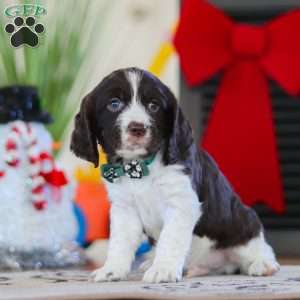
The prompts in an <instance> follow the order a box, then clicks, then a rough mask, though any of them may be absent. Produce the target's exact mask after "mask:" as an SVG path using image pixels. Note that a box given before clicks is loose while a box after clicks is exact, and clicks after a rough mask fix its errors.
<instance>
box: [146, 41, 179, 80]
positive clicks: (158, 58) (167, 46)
mask: <svg viewBox="0 0 300 300" xmlns="http://www.w3.org/2000/svg"><path fill="white" fill-rule="evenodd" d="M173 53H174V47H173V45H172V44H171V42H169V41H166V42H163V43H162V45H161V46H160V48H159V50H158V52H157V54H156V55H155V56H154V59H153V62H152V63H151V64H150V66H149V68H148V70H149V71H150V72H151V73H153V74H154V75H155V76H158V77H159V76H161V74H162V72H163V71H164V69H165V67H166V64H167V62H168V61H169V59H170V57H171V56H172V54H173Z"/></svg>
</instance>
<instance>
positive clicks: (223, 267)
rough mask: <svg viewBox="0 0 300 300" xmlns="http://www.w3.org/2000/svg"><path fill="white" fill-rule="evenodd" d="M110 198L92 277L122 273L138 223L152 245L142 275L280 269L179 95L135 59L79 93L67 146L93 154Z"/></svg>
mask: <svg viewBox="0 0 300 300" xmlns="http://www.w3.org/2000/svg"><path fill="white" fill-rule="evenodd" d="M98 144H99V145H101V147H102V149H103V150H104V152H105V153H106V154H107V158H108V164H106V165H103V166H102V174H103V177H104V178H105V180H104V182H105V185H106V187H107V191H108V195H109V198H110V201H111V211H110V222H111V224H110V241H109V250H108V256H107V260H106V262H105V264H104V266H103V267H102V268H100V269H97V270H96V271H95V272H94V273H93V275H94V279H95V281H115V280H123V279H125V278H126V276H127V275H128V273H129V272H130V269H131V265H132V262H133V260H134V257H135V251H136V249H137V247H138V246H139V245H140V242H141V239H142V236H143V233H145V234H146V235H147V236H148V237H149V238H151V240H153V241H154V244H155V250H154V255H153V259H152V260H151V264H150V266H149V268H148V269H147V270H146V272H145V274H144V277H143V280H144V281H145V282H157V283H158V282H175V281H178V280H181V279H182V276H183V274H185V275H186V276H199V275H204V274H208V273H217V274H221V273H224V274H232V273H235V272H237V271H240V272H242V273H244V274H248V275H253V276H265V275H272V274H273V273H274V272H276V271H277V270H278V269H279V264H278V263H277V261H276V258H275V256H274V253H273V250H272V248H271V247H270V246H269V245H268V244H267V242H266V241H265V239H264V230H263V227H262V224H261V222H260V221H259V219H258V217H257V215H256V213H255V212H254V211H253V210H252V209H251V208H249V207H247V206H245V205H244V204H243V203H242V202H241V200H240V198H239V196H238V195H237V194H236V193H235V192H234V190H233V188H232V186H231V185H230V183H229V182H228V181H227V179H226V178H225V176H224V175H223V174H222V172H221V171H220V169H219V168H218V166H217V164H216V163H215V161H214V160H213V159H212V158H211V157H210V156H209V154H208V153H207V152H205V151H204V150H201V149H200V150H199V149H198V145H197V144H196V143H195V142H194V140H193V137H192V129H191V127H190V125H189V122H188V121H187V120H186V118H185V117H184V115H183V113H182V111H181V109H180V107H179V106H178V103H177V101H176V99H175V97H174V95H173V94H172V92H171V91H170V90H169V88H168V87H167V86H166V85H164V84H163V83H162V82H161V81H160V80H159V79H158V78H156V77H155V76H153V75H152V74H150V73H149V72H147V71H144V70H140V69H138V68H127V69H120V70H117V71H114V72H113V73H111V74H110V75H109V76H107V77H105V78H104V79H103V80H102V81H101V82H100V84H99V85H98V86H97V87H96V88H95V89H94V90H93V91H92V92H90V93H89V94H88V95H87V96H86V97H85V98H84V99H83V101H82V104H81V108H80V112H79V113H78V114H77V116H76V119H75V129H74V131H73V133H72V140H71V150H72V151H73V152H74V153H75V154H76V155H77V156H79V157H81V158H84V159H86V160H88V161H90V162H92V163H94V164H95V166H96V167H97V166H98V164H99V158H98Z"/></svg>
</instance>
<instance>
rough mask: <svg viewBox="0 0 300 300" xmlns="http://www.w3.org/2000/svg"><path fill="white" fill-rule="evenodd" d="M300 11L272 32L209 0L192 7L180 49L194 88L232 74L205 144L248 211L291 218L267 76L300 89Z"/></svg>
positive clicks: (270, 26)
mask: <svg viewBox="0 0 300 300" xmlns="http://www.w3.org/2000/svg"><path fill="white" fill-rule="evenodd" d="M299 33H300V10H295V11H292V12H290V13H288V14H286V15H284V16H281V17H279V18H277V19H276V20H274V21H272V22H269V23H267V24H266V25H264V26H254V25H246V24H241V23H235V22H234V21H233V20H231V19H230V18H229V17H227V16H226V15H224V14H223V12H222V11H220V10H219V9H217V8H215V7H214V6H212V5H210V4H208V3H206V2H204V1H201V0H185V1H184V3H183V8H182V15H181V19H180V23H179V27H178V30H177V33H176V35H175V40H174V44H175V47H176V49H177V51H178V53H179V56H180V61H181V67H182V70H183V72H184V74H185V77H186V79H187V81H188V83H189V84H190V85H196V84H201V83H203V82H204V81H205V80H207V79H209V78H210V77H211V76H213V75H214V74H215V73H216V72H218V71H220V70H223V71H224V75H223V79H222V83H221V86H220V89H219V91H218V96H217V100H216V102H215V105H214V108H213V111H212V113H211V117H210V120H209V123H208V126H207V130H206V132H205V134H204V136H203V140H202V145H203V147H204V148H205V149H207V151H208V152H210V153H211V154H212V155H213V156H214V157H215V159H216V160H217V162H218V163H219V165H220V167H221V169H222V170H223V172H224V173H225V174H226V176H227V177H228V178H229V180H230V181H231V183H232V184H233V186H234V187H235V189H236V190H237V192H238V193H239V194H240V195H241V197H242V199H243V201H244V202H245V203H246V204H248V205H253V204H254V203H256V202H265V203H266V204H268V205H269V206H270V207H271V208H272V209H273V210H274V211H276V212H283V211H284V196H283V187H282V180H281V175H280V169H279V162H278V153H277V147H276V139H275V131H274V124H273V118H272V107H271V101H270V96H269V91H268V82H267V76H269V77H270V78H272V79H273V80H275V81H276V82H277V83H278V84H279V85H281V87H282V88H283V89H284V90H285V91H286V92H288V93H289V94H291V95H296V94H297V93H298V92H299V89H300V38H299Z"/></svg>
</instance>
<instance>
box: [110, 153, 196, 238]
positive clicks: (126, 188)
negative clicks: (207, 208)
mask: <svg viewBox="0 0 300 300" xmlns="http://www.w3.org/2000/svg"><path fill="white" fill-rule="evenodd" d="M149 169H150V174H149V175H148V176H144V177H143V178H142V179H131V178H128V177H126V176H123V177H121V178H119V179H118V180H117V181H116V182H115V183H109V182H106V185H107V189H108V194H109V198H110V201H111V202H112V203H113V204H114V203H116V202H117V203H118V204H120V205H122V206H123V205H124V207H125V206H130V207H134V208H135V210H136V211H137V214H138V216H139V218H140V220H141V223H142V226H143V229H144V231H145V232H146V233H147V235H149V236H151V237H153V238H154V239H156V240H157V239H158V237H159V234H160V231H161V229H162V227H163V224H164V222H165V220H166V218H167V214H168V208H170V207H177V208H180V207H182V209H184V208H185V207H186V206H189V204H191V205H192V206H193V210H194V213H195V214H196V215H198V216H199V214H200V209H199V202H198V199H197V196H196V194H195V193H194V191H193V190H192V187H191V183H190V180H189V178H188V176H187V175H185V174H184V173H183V172H182V170H181V169H182V167H181V166H179V165H172V166H164V165H163V164H162V162H161V158H160V156H159V155H157V157H156V158H155V160H154V162H153V163H152V164H151V165H150V166H149ZM187 191H189V192H190V194H191V198H190V199H186V198H185V197H184V198H181V193H182V192H184V193H186V192H187ZM124 213H126V210H125V212H124ZM189 213H190V214H193V212H191V211H190V212H189Z"/></svg>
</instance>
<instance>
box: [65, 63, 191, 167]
mask: <svg viewBox="0 0 300 300" xmlns="http://www.w3.org/2000/svg"><path fill="white" fill-rule="evenodd" d="M192 143H193V139H192V132H191V128H190V126H189V124H188V122H187V121H186V120H185V118H184V116H183V114H182V111H181V109H180V108H179V106H178V104H177V101H176V99H175V97H174V95H173V94H172V92H171V91H170V90H169V88H168V87H167V86H165V85H164V84H163V83H162V82H161V81H160V80H159V79H158V78H156V77H155V76H153V75H152V74H151V73H149V72H147V71H144V70H140V69H137V68H128V69H121V70H117V71H114V72H113V73H111V74H110V75H109V76H107V77H105V78H104V79H103V80H102V82H100V84H99V85H98V86H97V87H96V88H95V89H94V90H93V91H92V92H91V93H90V94H88V95H87V96H86V97H85V98H84V99H83V101H82V103H81V107H80V112H79V113H78V114H77V115H76V118H75V129H74V131H73V134H72V139H71V150H72V151H73V152H74V153H75V154H76V155H77V156H79V157H81V158H84V159H86V160H88V161H90V162H93V163H94V164H95V166H98V163H99V161H98V151H97V145H98V144H100V145H101V146H102V148H103V149H104V151H105V153H106V154H107V155H108V158H109V160H111V161H113V160H117V159H118V158H123V159H133V158H143V157H146V156H148V155H151V154H155V153H157V152H158V151H162V153H163V159H164V162H165V163H166V164H171V163H176V162H178V161H182V160H184V159H185V156H186V155H187V150H188V148H189V147H190V145H191V144H192Z"/></svg>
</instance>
